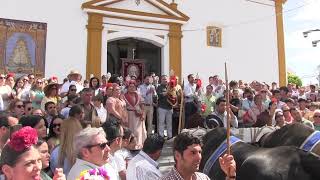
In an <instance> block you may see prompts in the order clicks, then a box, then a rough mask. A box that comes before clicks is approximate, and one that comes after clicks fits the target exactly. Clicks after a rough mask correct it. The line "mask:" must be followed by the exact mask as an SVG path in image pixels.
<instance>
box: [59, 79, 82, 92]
mask: <svg viewBox="0 0 320 180" xmlns="http://www.w3.org/2000/svg"><path fill="white" fill-rule="evenodd" d="M70 85H76V88H77V93H79V92H80V91H82V89H83V86H82V85H81V84H79V83H77V82H75V81H71V82H70V81H67V82H65V83H64V84H63V85H62V87H61V90H60V93H65V92H68V91H69V86H70Z"/></svg>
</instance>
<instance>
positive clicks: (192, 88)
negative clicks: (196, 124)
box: [183, 83, 197, 102]
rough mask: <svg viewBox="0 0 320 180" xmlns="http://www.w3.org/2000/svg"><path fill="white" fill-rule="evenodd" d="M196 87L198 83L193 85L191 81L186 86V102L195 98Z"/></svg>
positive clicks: (184, 90)
mask: <svg viewBox="0 0 320 180" xmlns="http://www.w3.org/2000/svg"><path fill="white" fill-rule="evenodd" d="M196 87H197V85H196V84H193V85H191V84H190V83H188V84H186V85H185V86H184V89H183V92H184V96H186V99H185V102H192V101H193V100H194V95H195V92H196Z"/></svg>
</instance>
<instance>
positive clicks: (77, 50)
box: [0, 0, 87, 81]
mask: <svg viewBox="0 0 320 180" xmlns="http://www.w3.org/2000/svg"><path fill="white" fill-rule="evenodd" d="M81 3H82V1H81V0H67V1H61V0H60V1H51V0H41V1H39V0H27V1H21V0H1V2H0V17H1V18H8V19H16V20H25V21H36V22H44V23H47V24H48V26H47V43H46V62H45V63H46V65H45V75H46V76H51V75H57V76H58V77H59V80H60V81H62V78H64V77H66V74H68V72H69V71H70V70H71V69H77V70H78V71H80V72H81V73H82V74H83V75H85V69H86V53H87V51H86V50H87V49H86V47H87V45H86V44H87V30H86V24H87V15H86V13H84V12H83V11H82V10H81Z"/></svg>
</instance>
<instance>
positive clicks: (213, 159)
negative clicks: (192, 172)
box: [203, 136, 243, 175]
mask: <svg viewBox="0 0 320 180" xmlns="http://www.w3.org/2000/svg"><path fill="white" fill-rule="evenodd" d="M238 142H243V141H242V140H241V139H239V138H237V137H235V136H230V146H232V145H234V144H236V143H238ZM226 150H227V139H225V140H224V141H223V142H222V143H221V144H220V146H219V147H218V148H217V149H216V150H215V151H214V152H213V153H212V154H211V156H210V157H209V159H208V160H207V161H206V164H205V165H204V168H203V173H204V174H206V175H209V172H210V170H211V168H212V166H213V165H214V163H215V162H216V161H217V159H218V158H219V157H220V156H221V155H222V154H223V153H224V152H226Z"/></svg>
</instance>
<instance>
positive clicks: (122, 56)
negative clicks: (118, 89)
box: [107, 38, 162, 78]
mask: <svg viewBox="0 0 320 180" xmlns="http://www.w3.org/2000/svg"><path fill="white" fill-rule="evenodd" d="M107 47H108V50H107V70H108V71H107V72H110V73H111V74H118V75H122V76H123V73H124V71H125V70H127V68H128V66H126V65H127V64H128V63H127V62H129V64H130V63H133V64H139V67H142V66H143V70H142V71H141V73H139V74H135V75H137V76H139V77H141V78H143V76H144V75H148V74H150V73H151V72H154V73H155V74H156V75H158V76H160V75H161V59H162V57H161V56H162V55H161V47H158V46H156V45H154V44H152V43H150V42H146V41H143V40H140V39H136V38H126V39H120V40H115V41H110V42H108V45H107ZM140 65H141V66H140ZM137 67H138V66H137ZM126 72H127V71H126Z"/></svg>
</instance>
